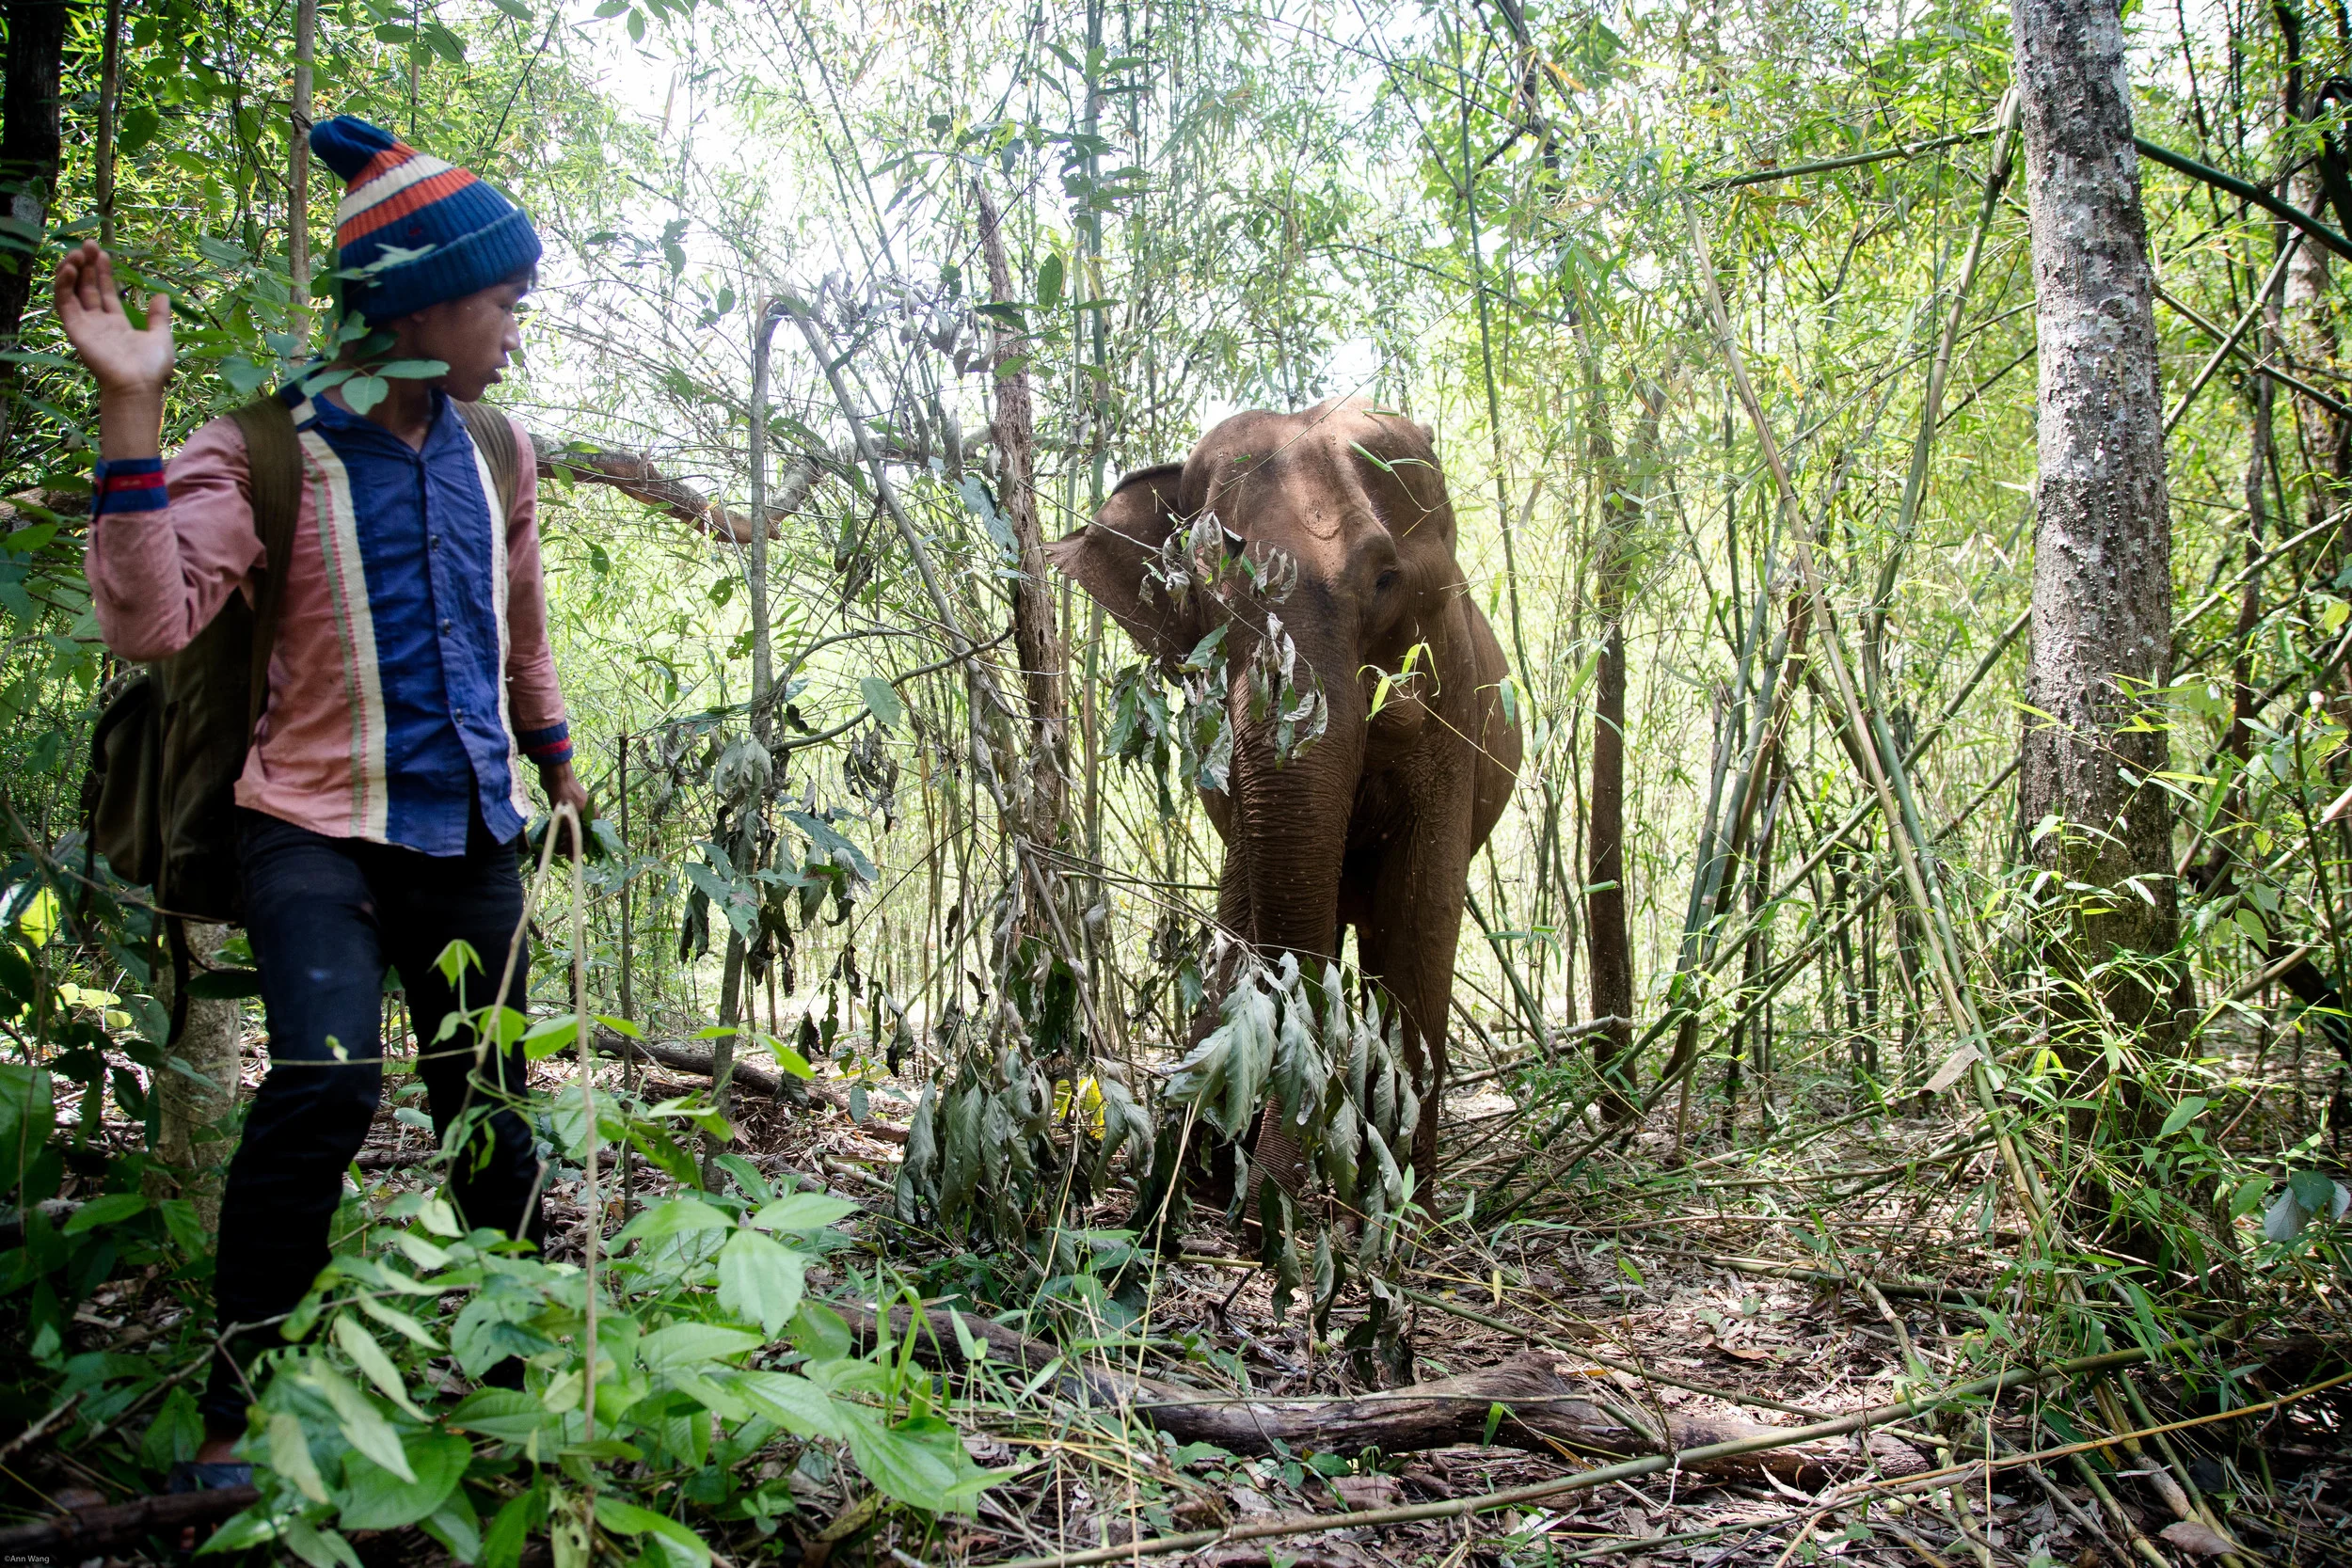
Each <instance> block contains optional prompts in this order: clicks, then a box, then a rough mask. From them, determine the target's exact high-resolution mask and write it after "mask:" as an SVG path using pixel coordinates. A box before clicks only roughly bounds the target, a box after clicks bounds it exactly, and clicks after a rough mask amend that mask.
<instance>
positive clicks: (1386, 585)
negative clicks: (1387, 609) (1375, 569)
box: [1372, 566, 1404, 594]
mask: <svg viewBox="0 0 2352 1568" xmlns="http://www.w3.org/2000/svg"><path fill="white" fill-rule="evenodd" d="M1403 575H1404V574H1403V573H1401V572H1399V571H1398V570H1397V569H1396V568H1395V567H1393V566H1391V567H1390V568H1389V569H1388V570H1387V571H1385V572H1383V573H1381V574H1380V575H1379V577H1377V578H1374V579H1373V584H1372V586H1373V587H1374V589H1375V590H1376V591H1377V592H1379V593H1382V594H1385V593H1387V592H1388V591H1389V590H1390V589H1391V588H1394V587H1395V586H1396V579H1397V578H1400V577H1402V576H1403Z"/></svg>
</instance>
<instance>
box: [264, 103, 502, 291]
mask: <svg viewBox="0 0 2352 1568" xmlns="http://www.w3.org/2000/svg"><path fill="white" fill-rule="evenodd" d="M310 150H312V151H313V152H316V153H317V154H318V155H319V160H320V161H321V162H322V163H324V164H326V166H327V167H328V168H331V169H333V170H334V171H335V172H336V173H337V174H339V175H341V176H342V179H343V181H344V182H345V185H346V189H345V191H344V193H343V200H342V206H341V207H340V208H338V209H337V211H336V214H335V265H336V269H337V270H338V271H342V270H345V269H348V268H353V267H364V266H369V265H371V264H373V263H375V262H379V261H385V259H386V258H387V257H396V258H398V259H396V260H393V261H390V263H389V265H386V266H384V267H383V268H382V269H381V270H380V271H378V272H376V273H374V274H373V275H372V276H371V277H367V278H365V279H360V278H350V279H345V280H342V282H340V283H339V285H338V292H339V297H340V298H341V300H342V308H343V309H344V311H345V312H346V313H348V312H350V311H353V310H358V311H360V312H362V313H363V314H365V315H366V317H367V318H368V320H369V321H371V322H374V323H383V322H388V321H393V320H397V319H398V318H399V317H402V316H405V315H407V314H409V313H411V312H412V311H417V310H421V309H424V308H425V307H426V306H428V305H437V304H439V303H440V302H441V301H443V300H445V299H462V298H464V297H465V296H466V295H468V294H470V293H477V292H479V291H481V290H483V289H486V288H488V287H490V286H491V285H492V284H494V283H497V282H499V281H500V280H501V279H503V278H507V277H513V276H514V275H515V274H516V273H518V272H521V271H523V270H524V269H526V268H528V267H530V266H532V264H533V263H535V262H536V261H538V260H539V236H538V234H537V232H536V231H535V230H532V227H531V219H530V218H528V217H526V216H525V215H524V214H523V211H522V209H521V208H519V207H517V206H516V205H515V204H514V203H513V202H511V201H509V200H507V199H506V198H505V197H503V196H501V195H500V194H499V193H498V192H497V191H495V190H493V189H491V188H490V186H489V185H488V184H487V183H485V182H483V181H481V180H478V179H476V178H475V177H474V175H473V173H472V172H471V171H470V170H468V169H462V168H458V167H456V166H453V165H451V164H445V163H443V162H442V161H441V160H440V159H438V158H435V157H429V156H427V155H426V154H424V153H422V152H420V151H418V150H416V149H415V148H413V147H410V146H409V145H408V144H407V143H406V142H404V141H402V140H400V139H399V138H398V137H397V136H394V135H392V134H391V133H390V132H389V131H387V130H385V129H384V128H383V127H381V126H378V125H371V124H369V123H368V122H367V121H366V120H364V119H356V118H354V117H353V116H350V115H337V116H336V117H335V118H334V119H329V120H323V121H321V122H320V123H318V124H316V125H313V126H311V127H310ZM406 251H416V252H420V254H418V255H415V256H413V257H410V256H404V255H401V254H400V253H402V252H406Z"/></svg>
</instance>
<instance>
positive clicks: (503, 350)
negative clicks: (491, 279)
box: [395, 280, 530, 403]
mask: <svg viewBox="0 0 2352 1568" xmlns="http://www.w3.org/2000/svg"><path fill="white" fill-rule="evenodd" d="M529 287H530V285H529V284H528V283H527V282H523V281H519V280H515V281H509V282H505V283H494V284H492V285H491V286H490V287H488V288H486V289H484V290H481V291H480V292H479V293H470V294H468V295H466V296H465V297H464V298H462V299H448V300H443V301H442V302H441V303H440V304H438V305H430V306H427V307H426V308H425V309H421V310H420V311H418V312H417V313H416V314H415V315H413V316H407V317H405V318H403V319H402V321H401V323H400V325H399V329H398V332H399V344H398V347H397V349H396V351H395V352H396V353H397V354H398V356H400V357H401V358H404V359H438V360H440V361H441V362H442V363H443V364H445V365H447V366H448V367H449V373H448V374H447V375H446V376H444V377H442V378H441V387H442V389H443V390H445V391H447V392H448V393H449V395H450V396H451V397H453V398H456V399H458V400H459V401H460V402H463V403H472V402H474V401H476V400H477V399H479V398H480V397H481V396H482V394H483V393H484V392H485V390H487V389H488V388H490V387H491V386H493V385H494V384H496V383H497V381H498V380H499V372H501V371H502V370H504V369H505V368H506V360H507V356H509V355H512V354H515V353H516V352H518V351H519V350H520V349H521V348H522V346H523V339H522V329H521V325H520V323H519V322H518V321H517V320H516V314H517V311H516V307H518V306H519V305H520V304H521V302H522V297H523V294H524V293H525V292H526V291H527V290H528V289H529Z"/></svg>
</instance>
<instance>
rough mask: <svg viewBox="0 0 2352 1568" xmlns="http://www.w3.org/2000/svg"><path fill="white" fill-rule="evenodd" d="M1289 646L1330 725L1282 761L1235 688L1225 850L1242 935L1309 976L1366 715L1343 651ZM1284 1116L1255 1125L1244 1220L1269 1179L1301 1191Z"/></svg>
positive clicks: (1333, 882)
mask: <svg viewBox="0 0 2352 1568" xmlns="http://www.w3.org/2000/svg"><path fill="white" fill-rule="evenodd" d="M1297 641H1299V643H1300V648H1299V653H1300V655H1301V657H1300V659H1299V665H1300V666H1301V667H1302V673H1304V668H1305V667H1311V668H1312V669H1313V670H1314V671H1315V672H1316V674H1317V675H1318V677H1319V678H1320V679H1321V681H1322V685H1323V694H1324V699H1325V702H1326V703H1327V706H1328V712H1329V720H1328V722H1327V726H1326V728H1325V731H1324V733H1323V735H1322V736H1320V737H1319V738H1317V739H1316V740H1315V741H1314V742H1313V743H1312V744H1311V746H1309V747H1307V748H1306V749H1305V751H1304V752H1298V751H1296V750H1295V749H1294V751H1293V752H1292V754H1291V755H1289V756H1287V757H1284V756H1281V755H1279V752H1278V747H1277V736H1276V728H1275V723H1274V721H1273V717H1272V715H1271V713H1269V714H1268V715H1267V716H1266V717H1264V718H1263V719H1260V720H1256V721H1252V720H1251V719H1250V718H1249V716H1248V693H1247V691H1246V689H1244V686H1243V683H1242V682H1240V681H1238V680H1237V681H1235V683H1234V688H1233V692H1232V721H1233V731H1234V745H1233V767H1232V775H1231V784H1232V799H1233V826H1232V835H1231V844H1230V847H1231V850H1232V853H1234V854H1236V855H1238V856H1239V857H1240V858H1241V863H1242V870H1243V873H1244V885H1245V886H1246V887H1247V888H1248V899H1249V908H1248V915H1249V929H1248V931H1247V932H1246V933H1244V934H1245V935H1247V936H1248V938H1249V939H1250V941H1251V942H1254V943H1256V945H1257V947H1258V949H1259V952H1260V953H1261V954H1262V955H1263V957H1265V958H1275V957H1277V956H1279V954H1282V953H1285V952H1288V953H1293V954H1295V955H1297V958H1298V960H1299V964H1300V967H1301V968H1305V969H1309V970H1310V971H1311V972H1312V971H1315V970H1319V968H1320V965H1321V961H1322V960H1326V959H1330V958H1337V957H1338V956H1339V945H1340V932H1339V907H1340V871H1341V863H1342V861H1343V857H1344V855H1345V853H1346V849H1347V825H1348V818H1349V816H1351V815H1352V814H1353V811H1354V808H1355V803H1356V790H1357V786H1358V784H1359V782H1360V780H1361V777H1362V773H1363V760H1364V738H1365V736H1364V730H1365V712H1364V705H1363V702H1362V697H1361V692H1360V690H1359V683H1358V681H1357V678H1356V673H1355V661H1354V660H1353V659H1352V658H1351V657H1348V651H1347V650H1345V649H1344V648H1341V647H1331V648H1324V647H1310V646H1308V644H1307V639H1305V638H1303V637H1301V638H1298V639H1297ZM1286 1113H1287V1108H1286V1107H1284V1106H1282V1105H1280V1104H1279V1102H1277V1101H1272V1100H1269V1101H1268V1102H1267V1104H1266V1107H1265V1111H1264V1114H1263V1117H1262V1118H1261V1120H1260V1122H1259V1129H1258V1145H1257V1158H1256V1161H1255V1164H1254V1167H1253V1170H1252V1172H1251V1181H1250V1187H1251V1194H1250V1203H1249V1205H1248V1210H1247V1211H1246V1212H1254V1211H1255V1209H1256V1196H1257V1185H1258V1182H1259V1181H1260V1180H1263V1178H1264V1177H1266V1176H1268V1175H1271V1176H1272V1177H1273V1178H1274V1179H1275V1180H1276V1181H1278V1182H1279V1183H1280V1185H1281V1186H1282V1188H1283V1190H1284V1191H1286V1192H1288V1193H1289V1194H1290V1195H1291V1196H1293V1197H1296V1196H1298V1195H1299V1193H1300V1191H1301V1189H1302V1188H1303V1186H1304V1184H1305V1180H1306V1174H1307V1172H1306V1166H1305V1162H1304V1161H1303V1160H1302V1159H1301V1157H1300V1154H1299V1151H1298V1147H1297V1144H1296V1143H1295V1141H1294V1139H1293V1138H1292V1137H1291V1135H1290V1132H1289V1131H1288V1129H1287V1127H1286V1125H1285V1117H1286Z"/></svg>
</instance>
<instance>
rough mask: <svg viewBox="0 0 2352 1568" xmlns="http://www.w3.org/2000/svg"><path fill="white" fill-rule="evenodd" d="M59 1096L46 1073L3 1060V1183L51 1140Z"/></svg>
mask: <svg viewBox="0 0 2352 1568" xmlns="http://www.w3.org/2000/svg"><path fill="white" fill-rule="evenodd" d="M0 950H5V951H6V952H8V953H10V954H13V953H15V951H16V949H15V947H14V946H12V945H9V944H8V943H5V942H0ZM55 1098H56V1091H55V1090H54V1089H53V1088H52V1087H51V1086H50V1080H49V1074H47V1073H46V1072H43V1071H41V1070H40V1069H39V1068H29V1067H25V1066H24V1065H23V1064H22V1063H19V1062H0V1173H5V1174H0V1182H5V1183H6V1184H7V1185H8V1187H13V1186H15V1185H16V1182H17V1180H18V1173H19V1172H21V1171H23V1170H24V1167H25V1166H26V1165H27V1164H31V1162H32V1155H33V1151H34V1150H35V1149H38V1148H40V1146H41V1145H43V1144H45V1143H47V1142H48V1141H49V1134H50V1132H52V1131H53V1130H55V1128H56V1116H57V1111H56V1103H55ZM27 1196H32V1197H44V1196H48V1195H47V1194H44V1193H34V1194H28V1195H27ZM76 1217H77V1218H78V1217H79V1216H76ZM69 1223H70V1222H69Z"/></svg>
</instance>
